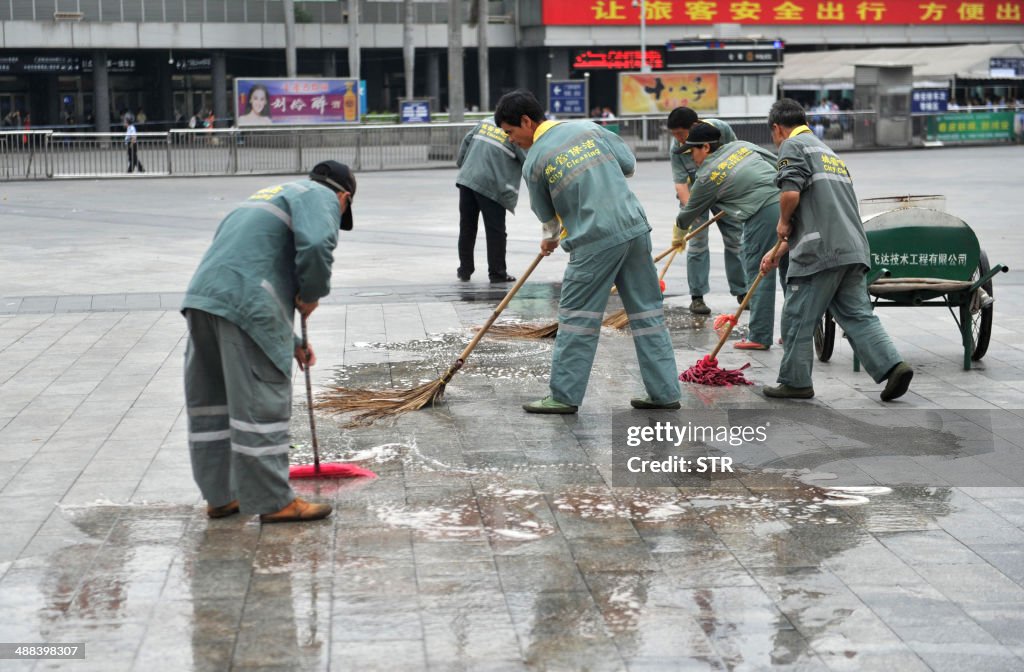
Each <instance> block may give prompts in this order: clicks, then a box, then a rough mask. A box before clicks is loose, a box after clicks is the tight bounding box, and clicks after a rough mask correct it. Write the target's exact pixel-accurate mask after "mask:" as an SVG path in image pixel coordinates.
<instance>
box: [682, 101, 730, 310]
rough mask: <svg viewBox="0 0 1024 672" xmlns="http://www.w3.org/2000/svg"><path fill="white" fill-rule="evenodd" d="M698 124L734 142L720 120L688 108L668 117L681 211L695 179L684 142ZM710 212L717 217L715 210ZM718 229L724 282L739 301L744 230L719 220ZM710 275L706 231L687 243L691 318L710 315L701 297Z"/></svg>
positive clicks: (687, 147) (693, 166) (688, 149)
mask: <svg viewBox="0 0 1024 672" xmlns="http://www.w3.org/2000/svg"><path fill="white" fill-rule="evenodd" d="M698 121H705V122H707V123H709V124H711V125H712V126H714V127H715V128H717V129H718V130H719V131H721V133H722V139H721V141H720V142H721V144H723V145H727V144H729V143H730V142H735V141H736V133H734V132H733V130H732V127H731V126H729V124H727V123H726V122H724V121H722V120H721V119H698V117H697V113H696V112H695V111H693V110H692V109H690V108H689V107H677V108H676V109H674V110H672V112H671V113H669V115H668V130H669V133H671V134H672V143H671V147H670V148H669V153H668V157H669V164H670V165H671V166H672V180H673V182H675V185H676V198H677V199H678V200H679V207H680V208H682V207H684V206H685V205H686V203H687V201H688V200H689V198H690V189H691V188H692V185H693V183H694V180H696V178H697V164H696V163H695V162H694V160H693V157H692V156H691V155H690V147H689V146H688V145H687V144H686V139H687V137H688V136H689V134H690V129H691V128H692V127H693V125H694V124H696V123H698ZM712 212H713V213H715V214H717V211H716V210H712ZM717 226H718V230H719V231H720V232H721V233H722V241H723V242H724V243H725V278H726V281H728V283H729V291H730V292H731V293H732V295H733V296H735V297H737V298H738V300H739V301H742V300H743V293H744V291H745V290H746V286H747V276H746V273H745V272H744V271H743V260H742V258H741V256H740V237H741V236H742V230H743V229H742V226H741V225H740V224H739V223H737V222H734V221H732V220H731V219H729V218H727V217H723V218H722V219H720V220H718V222H717ZM710 275H711V253H710V252H709V251H708V231H707V229H705V230H704V231H701V232H700V233H698V234H697V235H696V236H694V237H693V238H691V239H690V241H689V244H688V247H687V250H686V282H687V283H688V284H689V286H690V312H691V313H693V314H694V315H710V314H711V309H710V308H708V306H707V304H706V303H705V302H704V295H705V294H707V293H708V292H710V291H711V282H710Z"/></svg>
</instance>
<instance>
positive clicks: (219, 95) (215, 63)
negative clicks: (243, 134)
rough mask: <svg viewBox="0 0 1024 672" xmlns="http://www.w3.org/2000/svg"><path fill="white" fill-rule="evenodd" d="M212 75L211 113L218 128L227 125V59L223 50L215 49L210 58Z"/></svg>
mask: <svg viewBox="0 0 1024 672" xmlns="http://www.w3.org/2000/svg"><path fill="white" fill-rule="evenodd" d="M210 60H211V62H212V64H211V68H210V69H211V71H212V72H211V74H212V75H213V114H214V116H215V117H217V122H216V124H215V125H216V126H217V127H218V128H220V127H222V126H227V125H228V123H227V118H228V114H229V113H228V74H227V73H228V59H227V56H225V54H224V52H223V51H215V52H213V54H212V58H211V59H210Z"/></svg>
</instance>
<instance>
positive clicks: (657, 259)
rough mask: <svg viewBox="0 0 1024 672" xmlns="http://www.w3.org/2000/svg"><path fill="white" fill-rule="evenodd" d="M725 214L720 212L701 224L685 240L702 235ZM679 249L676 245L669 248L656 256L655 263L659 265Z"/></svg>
mask: <svg viewBox="0 0 1024 672" xmlns="http://www.w3.org/2000/svg"><path fill="white" fill-rule="evenodd" d="M724 214H725V212H724V211H722V212H719V213H718V214H717V215H715V216H714V217H712V218H711V219H709V220H708V221H706V222H704V223H703V224H701V225H700V226H698V227H697V228H696V229H693V230H692V231H690V232H689V233H688V234H686V238H685V239H684V240H690V239H691V238H693V237H694V236H696V235H697V234H698V233H700V232H701V231H703V230H704V229H706V228H708V227H709V226H711V225H712V224H714V223H715V222H717V221H718V220H719V219H721V217H722V216H723V215H724ZM677 249H679V248H677V247H676V246H675V245H673V246H672V247H670V248H668V249H667V250H665V251H664V252H661V253H659V254H658V256H656V257H655V258H654V263H658V262H659V261H661V260H662V259H664V258H665V257H667V256H668V255H670V254H672V251H673V250H677Z"/></svg>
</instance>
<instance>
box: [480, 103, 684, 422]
mask: <svg viewBox="0 0 1024 672" xmlns="http://www.w3.org/2000/svg"><path fill="white" fill-rule="evenodd" d="M494 118H495V120H496V121H497V122H498V124H499V125H500V126H501V128H502V129H503V130H504V131H505V132H506V133H508V135H509V137H510V138H511V139H512V141H513V142H514V143H516V144H517V145H519V146H520V147H522V148H523V149H527V150H529V153H528V154H527V156H526V164H525V165H524V166H523V176H524V177H525V178H526V184H527V187H528V188H529V190H530V204H531V206H532V208H533V212H534V214H536V215H537V217H538V218H539V219H540V220H541V222H543V226H542V228H543V232H544V234H543V239H542V240H541V244H540V248H541V252H542V253H543V254H545V255H548V254H551V253H552V252H553V251H554V250H555V248H557V247H558V246H559V245H561V247H562V249H564V250H565V251H566V252H569V265H568V267H567V268H566V269H565V275H564V277H563V279H562V295H561V297H560V299H559V303H558V336H557V337H556V339H555V348H554V354H553V356H552V362H551V381H550V385H549V387H550V394H549V395H548V396H546V397H544V398H543V399H540V400H538V401H535V402H532V403H529V404H525V405H524V407H523V408H524V409H525V410H526V411H527V412H529V413H575V412H576V411H577V409H578V407H579V405H580V404H581V403H582V402H583V396H584V394H585V393H586V390H587V381H588V380H589V378H590V370H591V368H592V366H593V363H594V354H595V352H596V351H597V341H598V338H599V336H600V333H601V320H602V318H603V317H604V309H605V307H606V306H607V304H608V295H609V292H610V291H611V288H612V285H613V284H614V285H615V286H616V287H618V290H619V296H621V297H622V304H623V306H624V307H625V309H626V312H627V314H628V315H629V324H630V327H631V329H632V332H633V345H634V347H635V348H636V354H637V359H638V360H639V363H640V375H641V377H642V378H643V382H644V387H645V388H646V390H647V396H646V397H642V398H635V399H632V400H631V401H630V403H631V405H632V406H633V407H634V408H643V409H675V408H679V406H680V404H679V382H678V370H677V368H676V362H675V355H674V353H673V351H672V339H671V337H670V336H669V333H668V328H667V327H666V326H665V316H664V312H663V310H662V301H663V299H662V294H661V289H660V287H659V283H658V274H657V270H656V269H655V267H654V262H653V261H652V260H651V235H650V231H651V227H650V225H649V224H648V223H647V215H646V214H645V213H644V209H643V207H642V206H641V205H640V201H639V200H637V197H636V196H635V195H634V194H633V192H632V191H630V190H629V186H628V185H627V184H626V177H629V176H632V174H633V170H634V168H635V167H636V158H635V157H634V156H633V154H632V152H630V151H629V147H627V146H626V143H625V142H623V141H622V139H621V138H620V137H619V136H617V135H615V134H614V133H611V132H610V131H608V130H606V129H604V128H602V127H601V126H598V125H596V124H594V123H592V122H590V121H565V122H558V121H545V120H544V109H543V108H542V107H541V106H540V103H539V102H537V99H536V98H535V97H534V96H533V94H532V93H529V92H527V91H513V92H511V93H508V94H505V95H504V96H502V97H501V100H499V101H498V105H497V107H496V108H495V112H494Z"/></svg>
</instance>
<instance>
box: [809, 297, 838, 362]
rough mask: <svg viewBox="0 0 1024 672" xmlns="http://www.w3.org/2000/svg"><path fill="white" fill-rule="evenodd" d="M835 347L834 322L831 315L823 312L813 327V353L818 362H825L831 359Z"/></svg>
mask: <svg viewBox="0 0 1024 672" xmlns="http://www.w3.org/2000/svg"><path fill="white" fill-rule="evenodd" d="M835 347H836V321H835V320H834V319H833V318H832V313H830V312H828V311H827V310H826V311H825V315H824V317H822V318H821V322H819V323H818V324H816V325H814V353H815V354H816V355H818V361H819V362H827V361H828V360H830V359H832V351H833V350H834V349H835Z"/></svg>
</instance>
